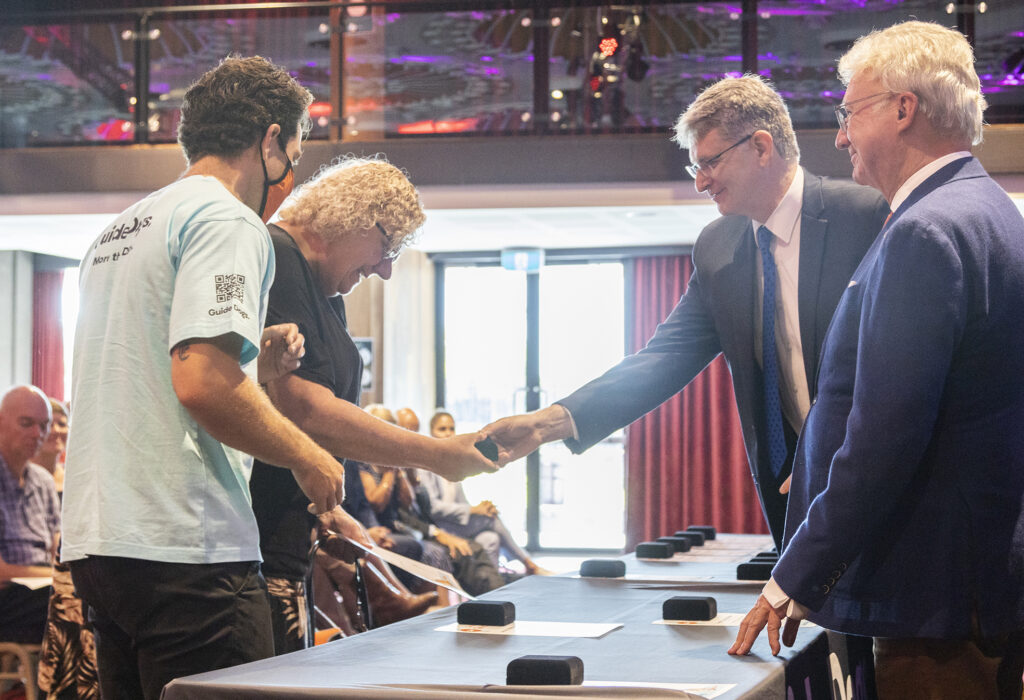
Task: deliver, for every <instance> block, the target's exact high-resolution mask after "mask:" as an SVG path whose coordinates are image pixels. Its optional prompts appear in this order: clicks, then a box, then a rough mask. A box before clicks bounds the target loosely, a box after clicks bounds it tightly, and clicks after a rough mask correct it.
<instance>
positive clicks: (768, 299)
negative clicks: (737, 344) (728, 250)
mask: <svg viewBox="0 0 1024 700" xmlns="http://www.w3.org/2000/svg"><path fill="white" fill-rule="evenodd" d="M757 247H758V248H760V250H761V267H762V268H763V270H764V304H763V306H762V307H761V320H762V323H761V358H762V360H763V362H764V417H765V421H766V423H767V424H768V465H769V466H770V467H771V469H772V474H774V475H775V476H776V478H777V477H778V476H779V474H780V473H781V472H782V465H783V463H784V462H785V461H786V434H785V433H784V432H783V430H782V402H781V401H780V400H779V362H778V358H777V357H776V353H775V287H776V284H775V258H774V257H772V232H771V231H769V230H768V229H767V228H766V227H764V226H762V227H760V228H759V229H757Z"/></svg>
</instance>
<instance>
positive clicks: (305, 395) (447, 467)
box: [267, 374, 497, 481]
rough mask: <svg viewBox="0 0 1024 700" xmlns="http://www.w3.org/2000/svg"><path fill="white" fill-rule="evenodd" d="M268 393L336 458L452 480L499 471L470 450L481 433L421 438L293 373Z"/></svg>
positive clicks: (479, 438)
mask: <svg viewBox="0 0 1024 700" xmlns="http://www.w3.org/2000/svg"><path fill="white" fill-rule="evenodd" d="M267 393H268V394H269V395H270V398H271V399H272V400H273V402H274V405H275V406H277V407H278V408H279V409H280V410H281V412H282V413H284V414H285V415H286V416H288V417H289V418H291V419H292V420H293V421H295V423H296V424H297V425H298V426H299V427H300V428H302V430H303V431H305V432H306V433H308V434H309V436H310V437H312V438H313V439H314V440H315V441H316V442H317V443H319V444H320V445H322V446H323V447H324V449H326V450H327V451H328V452H330V453H331V454H333V455H335V456H337V457H339V458H345V459H355V460H358V461H360V462H365V463H367V464H377V465H387V466H396V467H421V468H423V469H427V470H429V471H432V472H434V473H436V474H440V475H441V476H443V477H445V478H446V479H450V480H452V481H459V480H461V479H465V478H466V477H467V476H471V475H473V474H479V473H480V472H493V471H495V470H496V469H497V465H495V464H494V463H493V462H491V461H490V460H489V459H487V458H486V457H484V456H483V455H482V454H480V452H479V451H478V450H477V449H476V448H475V447H473V443H475V442H478V441H479V440H482V439H483V435H482V434H479V433H471V434H467V435H457V436H455V437H454V438H449V439H446V440H439V439H437V438H432V437H428V436H426V435H420V434H419V433H414V432H412V431H410V430H405V429H404V428H399V427H398V426H396V425H392V424H391V423H388V422H387V421H383V420H380V419H379V418H375V417H373V416H371V415H370V414H369V413H367V412H366V411H364V410H363V409H361V408H359V407H358V406H356V405H354V404H351V403H349V402H348V401H345V400H343V399H339V398H338V397H337V396H335V395H334V393H333V392H332V391H331V390H330V389H328V388H327V387H325V386H323V385H322V384H318V383H316V382H312V381H309V380H307V379H303V378H301V377H298V376H296V375H294V374H289V375H286V376H284V377H281V378H279V379H277V380H275V381H273V382H270V383H269V384H268V385H267Z"/></svg>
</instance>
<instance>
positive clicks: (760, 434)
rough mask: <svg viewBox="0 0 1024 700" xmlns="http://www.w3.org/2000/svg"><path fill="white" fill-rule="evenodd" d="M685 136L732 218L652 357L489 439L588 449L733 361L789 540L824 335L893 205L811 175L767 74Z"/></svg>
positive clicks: (761, 489)
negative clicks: (769, 396)
mask: <svg viewBox="0 0 1024 700" xmlns="http://www.w3.org/2000/svg"><path fill="white" fill-rule="evenodd" d="M676 132H677V133H676V140H677V141H678V142H679V144H680V145H681V146H684V147H687V148H688V149H689V151H690V156H691V159H692V161H693V163H694V165H692V166H690V168H689V170H690V173H691V174H692V175H693V176H694V178H695V185H696V187H697V189H698V191H702V192H707V193H708V196H709V197H711V199H712V200H714V201H715V203H716V204H717V205H718V209H719V212H720V213H721V214H722V215H723V216H722V217H721V218H719V219H717V220H715V221H714V222H712V223H711V224H709V225H708V226H707V227H706V228H705V229H704V230H703V231H702V232H701V234H700V236H699V237H698V239H697V242H696V245H694V248H693V264H694V274H693V275H692V276H691V278H690V283H689V287H688V288H687V290H686V294H685V295H683V297H682V298H681V299H680V300H679V303H678V304H677V305H676V307H675V309H673V311H672V312H671V314H670V315H669V316H668V318H667V319H666V320H665V321H664V322H663V323H662V324H661V325H660V326H659V327H658V329H657V332H656V333H655V334H654V336H653V337H652V338H651V340H650V342H649V343H648V344H647V347H645V348H644V349H643V350H641V351H640V352H638V353H636V354H634V355H630V356H629V357H626V358H625V359H624V360H622V361H621V362H620V363H619V364H618V365H616V366H615V367H613V368H611V369H610V370H608V371H607V372H605V373H604V374H603V375H602V376H600V377H598V378H597V379H595V380H593V381H591V382H590V383H588V384H586V385H585V386H583V387H582V388H580V389H578V390H577V391H575V392H574V393H573V394H571V395H569V396H567V397H565V398H563V399H561V400H559V401H558V402H556V403H555V404H554V405H553V406H550V407H548V408H545V409H541V410H540V411H536V412H534V413H532V414H526V415H522V416H514V417H511V418H505V419H502V420H500V421H497V422H495V423H492V424H491V425H489V426H487V427H486V428H484V432H486V433H488V434H489V435H490V436H491V437H492V438H493V439H494V440H495V442H497V443H498V444H499V446H500V448H501V449H500V457H501V461H502V462H503V463H504V462H508V461H511V460H513V459H518V458H519V457H522V456H523V455H525V454H528V453H529V452H532V451H533V450H534V449H536V448H537V447H538V446H539V445H540V444H542V443H544V442H549V441H551V440H556V439H565V440H566V444H567V446H568V447H569V448H570V449H571V450H572V451H573V452H574V453H579V452H582V451H583V450H586V449H587V448H589V447H590V446H592V445H594V444H595V443H597V442H599V441H600V440H602V439H603V438H605V437H606V436H607V435H609V434H610V433H612V432H613V431H615V430H617V429H619V428H621V427H623V426H624V425H627V424H629V423H631V422H633V421H634V420H636V419H637V418H639V417H641V416H642V415H644V414H645V413H647V412H648V411H650V410H652V409H653V408H656V407H657V406H658V405H660V404H661V403H662V402H664V401H665V400H667V399H668V398H670V397H671V396H673V395H674V394H676V393H677V392H679V391H681V390H682V389H683V388H684V387H685V386H686V385H687V384H689V382H690V381H691V380H692V379H693V378H694V377H696V376H697V375H698V374H700V372H701V371H702V370H703V369H704V368H705V367H706V366H707V365H708V363H710V362H711V361H712V360H713V359H715V357H717V356H718V355H719V353H723V354H724V355H725V358H726V362H727V363H728V365H729V369H730V372H731V373H732V379H733V387H734V389H735V395H736V403H737V407H738V409H739V416H740V421H741V424H742V427H743V438H744V443H745V446H746V451H747V457H748V461H749V464H750V471H751V475H752V476H753V478H754V482H755V484H756V485H757V488H758V493H759V496H760V499H761V506H762V509H763V511H764V514H765V520H766V521H767V522H768V525H769V528H770V529H771V532H772V534H773V536H774V537H775V539H776V542H777V544H781V541H782V531H783V523H784V521H785V512H786V496H785V495H784V494H781V493H780V492H779V489H780V487H781V486H782V485H783V483H784V482H785V480H786V478H787V477H788V475H789V469H790V465H791V463H792V455H793V448H794V447H795V443H796V435H797V434H798V433H799V431H800V428H801V426H802V425H803V421H804V417H805V416H806V414H807V410H808V408H809V406H810V400H811V397H813V396H814V392H815V380H816V375H817V360H818V352H819V349H820V347H821V343H822V339H823V338H824V335H825V330H826V328H827V327H828V324H829V320H830V319H831V318H832V312H833V311H834V309H835V306H836V303H837V301H838V299H839V297H840V295H841V294H842V292H843V290H845V288H846V284H847V282H848V281H849V279H850V275H851V274H852V273H853V271H854V269H856V267H857V265H858V263H859V262H860V260H861V258H862V257H863V255H864V252H865V251H866V250H867V248H868V246H869V245H870V244H871V241H873V240H874V238H875V235H876V234H877V233H878V230H879V229H880V228H881V226H882V222H883V221H884V220H885V216H886V214H887V213H888V207H887V206H886V203H885V201H884V200H883V199H882V198H881V197H880V196H879V195H878V194H877V193H876V192H873V191H872V190H870V189H869V188H866V187H860V186H857V185H854V184H852V183H846V182H835V181H830V180H827V179H825V178H821V177H817V176H815V175H813V174H811V173H809V172H807V171H805V170H803V169H802V168H801V167H800V165H799V159H800V151H799V147H798V145H797V143H796V136H795V134H794V133H793V127H792V124H791V122H790V119H789V113H788V111H787V109H786V106H785V104H784V103H783V101H782V98H781V97H779V95H778V94H777V93H776V92H775V91H774V90H772V88H771V87H770V86H769V85H768V84H767V83H765V82H764V81H763V80H761V79H760V78H759V77H757V76H744V77H742V78H726V79H725V80H722V81H720V82H718V83H716V84H714V85H713V86H711V87H709V88H708V89H707V90H705V91H704V92H703V93H701V95H700V96H699V97H698V98H697V99H696V100H695V101H694V102H693V103H692V104H691V105H690V107H689V108H688V109H687V110H686V112H685V113H684V114H683V115H682V116H681V117H680V119H679V123H678V124H677V125H676ZM760 224H766V225H767V226H768V228H769V229H771V230H772V233H773V234H774V235H773V236H772V243H771V244H770V245H771V248H772V250H773V252H774V256H775V267H776V268H777V278H778V281H779V285H778V286H779V291H780V294H779V295H778V296H779V299H778V300H777V303H776V308H775V329H776V330H775V337H776V343H775V345H776V348H777V354H778V373H779V377H780V380H781V381H780V382H779V392H778V393H779V399H780V400H781V406H782V408H781V413H782V415H783V419H782V421H781V424H782V425H781V428H782V429H783V430H784V432H785V435H786V438H787V441H786V444H785V445H783V448H784V449H785V452H786V454H784V455H780V456H784V457H785V459H784V461H783V462H781V464H778V465H776V466H778V467H779V469H778V472H777V473H776V472H775V471H773V470H772V469H770V468H768V465H767V462H768V447H767V442H768V441H767V439H766V435H767V433H768V430H767V427H766V422H767V421H766V412H765V409H764V403H765V402H764V399H765V393H764V380H763V377H762V369H761V368H762V366H763V364H762V357H761V356H762V344H761V343H762V338H761V336H762V317H761V314H762V277H763V272H762V263H761V255H760V253H759V249H758V245H757V243H756V239H755V234H754V232H755V230H757V229H758V228H759V225H760ZM798 282H799V284H798ZM778 413H779V411H778V410H776V415H778Z"/></svg>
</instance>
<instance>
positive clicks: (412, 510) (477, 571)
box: [395, 408, 505, 604]
mask: <svg viewBox="0 0 1024 700" xmlns="http://www.w3.org/2000/svg"><path fill="white" fill-rule="evenodd" d="M395 417H396V418H397V420H398V425H399V426H401V427H402V428H405V429H406V430H411V431H412V432H414V433H418V432H419V430H420V419H419V416H417V415H416V412H415V411H413V410H412V409H411V408H400V409H398V411H396V412H395ZM405 476H406V478H407V479H408V481H409V483H410V485H411V486H412V488H413V496H414V498H413V501H412V503H410V504H409V505H408V506H406V507H402V508H399V510H398V517H399V521H400V523H401V525H402V526H404V527H405V529H406V530H407V531H411V532H412V533H413V534H415V535H416V536H417V537H418V538H420V542H421V544H422V545H423V561H424V562H426V563H428V564H431V565H432V566H436V567H437V568H439V569H442V570H444V571H448V572H450V573H452V574H453V575H454V576H455V579H456V580H457V581H458V582H459V584H460V585H461V586H462V588H463V589H464V590H465V591H466V592H467V593H469V594H470V595H474V596H476V595H481V594H482V593H487V592H488V591H492V590H494V589H495V588H498V587H500V586H502V585H504V583H505V580H504V578H502V576H501V574H500V573H499V572H498V569H497V568H496V567H495V566H494V563H493V562H492V561H491V558H490V555H489V554H488V553H487V552H486V551H485V550H484V548H483V547H482V546H481V545H480V543H479V542H475V541H470V540H467V539H465V538H464V537H459V536H458V535H454V534H452V533H450V532H448V531H447V530H445V529H443V528H441V527H439V526H438V524H437V523H436V522H434V520H433V517H432V515H431V511H430V496H429V495H428V494H427V492H426V490H425V489H424V488H423V487H422V486H421V485H420V483H419V480H420V470H418V469H417V470H410V471H409V472H408V473H407V474H406V475H405ZM435 561H436V562H439V563H434V562H435ZM438 594H439V597H440V598H441V599H442V604H443V603H444V602H445V601H447V598H448V596H447V591H446V590H443V589H439V590H438Z"/></svg>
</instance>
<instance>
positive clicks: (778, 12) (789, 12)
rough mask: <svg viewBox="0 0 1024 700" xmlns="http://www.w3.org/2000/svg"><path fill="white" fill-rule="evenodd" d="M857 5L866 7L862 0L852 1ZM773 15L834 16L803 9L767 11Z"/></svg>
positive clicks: (826, 11)
mask: <svg viewBox="0 0 1024 700" xmlns="http://www.w3.org/2000/svg"><path fill="white" fill-rule="evenodd" d="M851 1H852V2H854V3H855V4H858V5H860V6H861V7H863V6H864V2H863V1H862V0H851ZM765 12H769V13H771V16H772V17H829V16H831V15H832V13H831V12H829V11H828V10H811V9H807V8H802V7H773V8H771V9H768V10H765Z"/></svg>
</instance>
